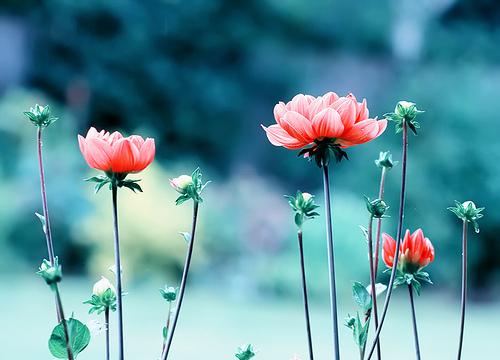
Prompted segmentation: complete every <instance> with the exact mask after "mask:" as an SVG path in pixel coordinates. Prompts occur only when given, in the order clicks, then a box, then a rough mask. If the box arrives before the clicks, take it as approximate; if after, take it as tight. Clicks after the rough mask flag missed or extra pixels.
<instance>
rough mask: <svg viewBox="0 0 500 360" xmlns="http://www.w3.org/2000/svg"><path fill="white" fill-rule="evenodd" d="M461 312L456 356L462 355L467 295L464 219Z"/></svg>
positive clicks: (465, 224) (464, 229)
mask: <svg viewBox="0 0 500 360" xmlns="http://www.w3.org/2000/svg"><path fill="white" fill-rule="evenodd" d="M462 239H463V241H462V306H461V307H462V314H461V318H460V338H459V341H458V357H457V359H458V360H460V359H461V357H462V345H463V341H464V329H465V298H466V296H467V220H464V226H463V234H462Z"/></svg>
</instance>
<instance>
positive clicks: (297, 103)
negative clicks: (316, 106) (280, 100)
mask: <svg viewBox="0 0 500 360" xmlns="http://www.w3.org/2000/svg"><path fill="white" fill-rule="evenodd" d="M311 98H313V99H314V97H312V96H310V95H308V97H306V96H305V95H304V94H297V95H295V96H294V97H293V99H292V101H290V103H289V105H290V108H289V109H290V110H291V111H296V112H298V113H299V114H302V115H305V114H306V112H307V106H308V105H309V104H310V103H311Z"/></svg>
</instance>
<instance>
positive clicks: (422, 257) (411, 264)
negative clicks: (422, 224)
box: [382, 229, 434, 274]
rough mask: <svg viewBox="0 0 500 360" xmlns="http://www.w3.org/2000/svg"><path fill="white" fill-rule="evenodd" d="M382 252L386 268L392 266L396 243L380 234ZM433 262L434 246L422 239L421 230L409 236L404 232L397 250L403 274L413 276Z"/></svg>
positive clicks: (408, 233)
mask: <svg viewBox="0 0 500 360" xmlns="http://www.w3.org/2000/svg"><path fill="white" fill-rule="evenodd" d="M382 238H383V240H384V242H383V245H382V247H383V250H382V258H383V260H384V262H385V264H386V265H387V266H388V267H392V266H393V264H394V253H395V252H396V241H395V240H394V239H393V238H392V237H391V236H390V235H388V234H382ZM433 260H434V246H432V243H431V242H430V240H429V239H428V238H426V237H424V233H423V231H422V229H418V230H416V231H415V232H414V233H413V234H411V235H410V230H406V233H405V237H404V239H403V242H402V243H401V246H400V250H399V265H398V267H400V268H401V269H402V271H403V272H404V273H410V274H414V273H417V272H419V271H420V270H421V269H422V268H424V267H425V266H427V265H429V263H431V262H432V261H433Z"/></svg>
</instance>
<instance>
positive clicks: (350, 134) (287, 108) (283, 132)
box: [261, 92, 387, 149]
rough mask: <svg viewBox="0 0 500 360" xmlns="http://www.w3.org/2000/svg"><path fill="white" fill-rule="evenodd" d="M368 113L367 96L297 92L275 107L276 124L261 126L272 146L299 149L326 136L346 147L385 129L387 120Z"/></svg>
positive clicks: (372, 136)
mask: <svg viewBox="0 0 500 360" xmlns="http://www.w3.org/2000/svg"><path fill="white" fill-rule="evenodd" d="M368 116H369V113H368V109H367V107H366V100H363V102H361V103H358V102H357V100H356V98H355V96H354V95H352V94H349V95H348V96H346V97H339V96H338V95H337V94H335V93H334V92H329V93H326V94H325V95H323V96H318V97H317V98H315V97H314V96H311V95H303V94H298V95H296V96H295V97H294V98H293V99H292V100H291V101H290V102H288V103H286V104H285V103H283V102H279V103H278V104H277V105H276V106H275V107H274V118H275V120H276V123H277V124H275V125H271V126H269V127H267V128H266V127H265V126H263V125H261V126H262V128H263V129H264V130H265V131H266V134H267V138H268V139H269V141H270V142H271V144H273V145H275V146H283V147H285V148H287V149H300V148H302V147H305V146H308V145H312V144H313V143H314V141H315V140H317V141H318V140H319V141H322V140H324V139H325V138H327V139H331V141H332V142H333V143H336V144H338V145H340V147H343V148H345V147H348V146H352V145H357V144H363V143H366V142H368V141H370V140H373V139H375V138H376V137H378V136H379V135H380V134H382V133H383V132H384V130H385V128H386V126H387V120H379V121H377V119H376V118H375V119H370V118H369V117H368Z"/></svg>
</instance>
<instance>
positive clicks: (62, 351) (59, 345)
mask: <svg viewBox="0 0 500 360" xmlns="http://www.w3.org/2000/svg"><path fill="white" fill-rule="evenodd" d="M66 324H67V327H68V337H69V343H70V345H71V348H72V350H73V355H74V357H75V358H76V356H77V355H78V354H79V353H81V352H82V351H83V350H84V349H85V348H86V347H87V345H88V344H89V342H90V330H89V329H88V327H87V326H85V325H84V324H82V323H81V322H80V321H78V320H76V319H73V318H70V319H68V320H66ZM49 350H50V353H51V354H52V355H53V356H54V357H56V358H58V359H67V358H68V350H67V348H66V335H65V334H64V326H63V324H62V322H61V323H59V324H57V325H56V327H54V330H52V334H51V335H50V339H49Z"/></svg>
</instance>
